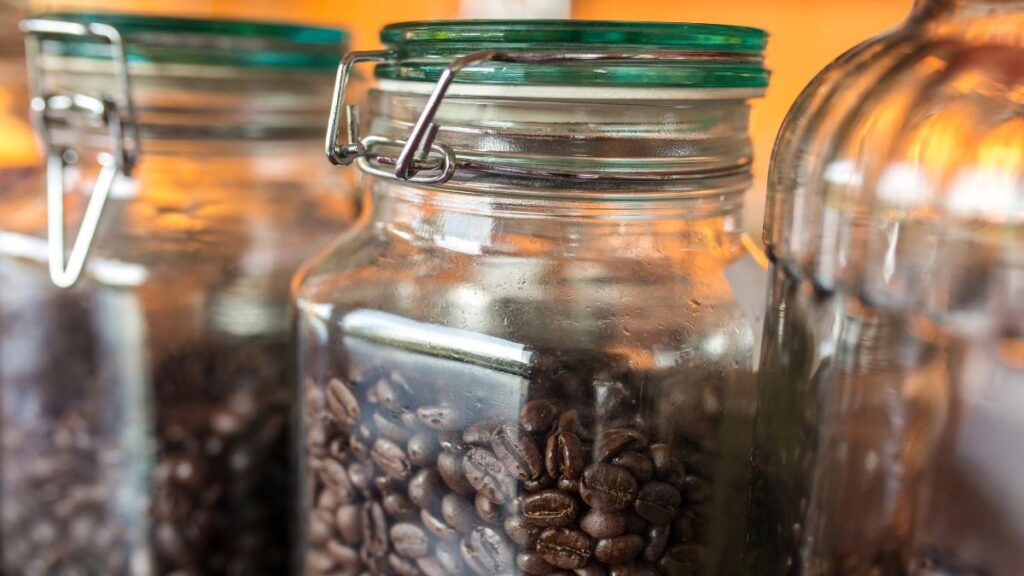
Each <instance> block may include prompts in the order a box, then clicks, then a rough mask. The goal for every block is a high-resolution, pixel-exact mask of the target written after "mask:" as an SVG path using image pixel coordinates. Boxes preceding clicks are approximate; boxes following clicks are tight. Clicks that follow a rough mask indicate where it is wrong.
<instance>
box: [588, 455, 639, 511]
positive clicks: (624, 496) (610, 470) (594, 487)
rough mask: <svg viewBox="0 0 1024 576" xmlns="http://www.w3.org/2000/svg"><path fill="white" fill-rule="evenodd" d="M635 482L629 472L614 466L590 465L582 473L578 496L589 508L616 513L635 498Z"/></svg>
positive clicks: (626, 506) (627, 506)
mask: <svg viewBox="0 0 1024 576" xmlns="http://www.w3.org/2000/svg"><path fill="white" fill-rule="evenodd" d="M636 493H637V486H636V480H635V479H634V478H633V475H632V474H630V473H629V470H626V469H625V468H622V467H621V466H615V465H614V464H603V463H597V464H591V465H590V466H587V468H586V470H584V471H583V479H582V480H581V482H580V496H581V497H582V498H583V501H584V502H586V503H587V504H588V505H589V506H590V507H591V508H594V509H595V510H601V511H606V512H618V511H621V510H625V509H626V508H629V506H630V505H632V504H633V500H634V499H635V498H636Z"/></svg>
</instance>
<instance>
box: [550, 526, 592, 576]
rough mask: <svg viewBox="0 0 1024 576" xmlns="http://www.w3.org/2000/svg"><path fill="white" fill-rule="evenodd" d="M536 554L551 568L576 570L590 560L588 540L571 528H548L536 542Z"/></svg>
mask: <svg viewBox="0 0 1024 576" xmlns="http://www.w3.org/2000/svg"><path fill="white" fill-rule="evenodd" d="M537 553H538V554H539V555H540V557H541V558H543V559H544V561H545V562H547V563H548V564H550V565H552V566H555V567H557V568H563V569H565V570H576V569H577V568H582V567H584V566H586V564H587V562H588V561H589V560H590V553H591V550H590V538H588V537H587V535H586V534H584V533H583V532H580V531H579V530H573V529H571V528H548V529H547V530H545V531H544V532H542V533H541V535H540V539H539V540H538V541H537Z"/></svg>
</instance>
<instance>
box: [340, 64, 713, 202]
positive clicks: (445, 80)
mask: <svg viewBox="0 0 1024 576" xmlns="http://www.w3.org/2000/svg"><path fill="white" fill-rule="evenodd" d="M391 56H392V54H391V53H390V52H386V51H381V52H357V53H354V54H350V55H349V56H347V57H346V58H345V59H344V60H342V64H341V66H340V67H339V69H338V82H337V84H336V85H335V96H334V99H335V102H334V104H333V106H332V110H331V124H330V128H329V130H328V136H327V156H328V158H329V159H330V160H331V162H333V163H335V164H345V165H347V164H350V163H351V162H352V161H354V160H359V163H360V166H361V167H363V168H364V169H365V170H367V171H368V172H370V173H372V174H374V175H377V176H385V177H392V178H396V179H398V180H404V181H407V182H415V183H420V184H444V183H445V182H447V181H448V180H450V179H451V178H452V176H454V175H455V171H456V168H459V167H461V168H481V167H483V166H482V165H479V164H473V163H471V162H466V161H459V160H458V158H456V155H455V152H454V151H453V150H452V149H451V148H450V147H448V146H446V145H444V144H438V143H436V142H435V141H434V140H435V139H436V137H437V133H438V130H439V128H440V127H439V126H438V125H437V124H436V123H435V122H434V118H435V117H436V116H437V112H438V110H439V109H440V108H441V103H442V102H443V101H444V97H445V95H446V94H447V93H448V89H449V88H450V87H451V85H452V82H453V81H454V80H455V76H456V75H457V74H458V73H459V72H461V71H462V70H464V69H465V68H467V67H469V66H473V65H476V64H480V63H483V62H499V63H508V64H548V63H568V62H595V61H633V60H650V61H663V62H664V61H684V60H692V59H694V58H700V59H702V60H726V59H729V58H731V56H728V55H711V54H706V53H699V52H693V51H656V52H632V51H631V52H600V51H594V52H582V51H581V52H567V51H557V50H511V51H502V50H485V51H482V52H475V53H473V54H468V55H466V56H462V57H459V58H456V59H454V60H452V61H451V63H450V64H448V66H446V67H445V69H444V70H443V71H442V72H441V76H440V77H439V78H438V80H437V84H436V85H435V86H434V90H433V91H432V92H431V94H430V97H429V98H428V99H427V103H426V105H425V106H424V108H423V112H421V113H420V116H419V117H418V118H417V120H416V124H415V125H414V126H413V129H412V132H411V133H410V134H409V138H408V139H406V140H393V139H388V138H382V137H379V136H367V137H364V138H362V139H360V138H359V127H358V120H357V119H356V118H355V116H356V113H355V107H354V106H348V107H346V112H347V113H348V116H349V142H350V143H349V144H347V145H345V146H340V147H339V146H337V135H338V131H339V126H338V108H339V107H340V106H341V104H342V102H341V101H340V99H343V98H344V92H345V82H347V78H348V73H349V68H350V67H351V66H352V64H355V63H356V62H359V61H363V60H374V61H383V60H388V59H389V58H390V57H391ZM375 147H387V148H401V152H400V153H399V154H398V156H397V157H395V156H388V155H381V154H374V153H372V149H373V148H375ZM432 153H437V154H439V155H440V156H441V160H440V161H438V160H430V155H431V154H432ZM342 155H344V157H341V156H342ZM374 162H376V164H378V165H385V166H394V172H393V173H392V174H389V173H387V172H385V171H383V170H381V169H380V168H379V166H375V165H374V164H373V163H374ZM427 170H429V171H436V174H434V175H433V176H428V177H420V176H418V174H419V173H420V172H422V171H427ZM517 174H520V175H529V174H530V172H529V171H528V170H519V171H518V172H517ZM538 175H541V176H549V175H550V174H549V173H546V172H544V173H538ZM673 175H674V174H665V173H658V174H655V175H653V176H652V177H656V178H664V177H666V176H673ZM600 178H609V179H615V178H617V176H615V175H608V176H600Z"/></svg>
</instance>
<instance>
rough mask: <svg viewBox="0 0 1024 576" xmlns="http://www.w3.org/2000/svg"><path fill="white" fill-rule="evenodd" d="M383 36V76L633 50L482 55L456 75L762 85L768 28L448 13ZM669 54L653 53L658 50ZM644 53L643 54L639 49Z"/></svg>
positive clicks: (504, 80) (476, 79)
mask: <svg viewBox="0 0 1024 576" xmlns="http://www.w3.org/2000/svg"><path fill="white" fill-rule="evenodd" d="M380 36H381V41H382V42H383V43H384V45H385V46H387V47H388V49H389V50H390V51H391V52H392V54H393V57H392V58H390V59H389V60H388V61H386V62H382V63H380V64H378V65H377V69H376V75H377V77H378V78H381V79H386V80H409V81H417V82H435V81H437V80H438V79H439V78H440V77H441V74H442V72H443V71H444V69H445V67H446V66H447V65H448V64H449V63H450V62H451V61H452V60H453V59H455V58H458V57H462V56H466V55H469V54H474V53H477V52H480V51H484V50H498V51H531V52H552V53H556V52H568V51H574V52H580V51H585V52H593V53H606V54H609V55H611V54H612V53H626V52H629V53H634V54H636V57H630V58H622V59H615V58H603V59H599V60H571V61H562V62H555V61H545V62H539V61H532V62H501V63H497V62H493V61H488V62H480V63H478V64H473V65H469V66H466V67H464V68H462V69H460V71H459V74H458V76H457V77H456V78H455V79H454V82H456V83H467V84H517V85H535V86H536V85H571V86H622V87H637V86H641V87H677V88H681V87H686V88H762V89H763V88H765V87H766V86H767V85H768V71H767V70H766V69H765V67H764V59H763V53H764V49H765V45H766V43H767V39H768V35H767V34H766V33H765V32H764V31H762V30H758V29H756V28H746V27H741V26H723V25H715V24H689V23H664V22H614V21H581V20H521V21H491V20H452V21H433V22H406V23H400V24H392V25H390V26H387V27H385V28H384V29H383V30H382V31H381V34H380ZM669 53H671V54H672V55H673V56H672V58H667V57H665V58H656V56H657V55H658V54H662V55H663V56H667V54H669ZM642 54H649V55H650V56H649V57H644V56H642Z"/></svg>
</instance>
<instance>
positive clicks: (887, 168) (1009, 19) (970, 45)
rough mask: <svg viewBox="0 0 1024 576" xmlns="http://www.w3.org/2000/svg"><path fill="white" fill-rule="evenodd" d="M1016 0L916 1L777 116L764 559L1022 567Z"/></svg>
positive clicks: (761, 569)
mask: <svg viewBox="0 0 1024 576" xmlns="http://www.w3.org/2000/svg"><path fill="white" fill-rule="evenodd" d="M1022 8H1024V4H1022V3H1020V2H1015V1H1005V0H1004V1H995V0H989V1H982V0H963V1H955V2H950V1H923V2H919V3H918V4H917V6H916V7H915V10H914V12H913V14H912V15H911V17H910V18H909V19H908V21H907V22H906V24H905V25H904V26H902V27H900V28H899V29H897V30H894V31H893V32H890V33H888V34H886V35H883V36H881V37H879V38H876V39H874V40H871V41H869V42H867V43H865V44H863V45H861V46H859V47H857V48H855V49H854V50H852V51H851V52H850V53H848V54H847V55H845V56H843V57H841V58H840V59H839V60H838V61H837V62H836V63H835V64H833V65H832V66H831V67H829V68H827V69H826V70H825V71H824V72H823V73H822V74H821V75H820V76H819V77H818V78H817V79H816V80H815V81H814V82H813V83H812V84H811V86H810V87H809V88H808V89H807V91H806V92H805V93H804V94H803V96H801V98H800V99H799V101H798V102H797V104H796V105H795V107H794V108H793V111H792V112H791V113H790V116H789V118H788V120H787V121H786V123H785V125H784V127H783V129H782V133H781V135H780V137H779V141H778V144H777V147H776V151H775V156H774V158H773V162H772V170H771V174H770V177H769V182H770V186H769V187H770V190H769V198H770V199H769V211H770V218H769V220H768V222H767V223H766V227H765V242H766V244H767V245H768V248H769V252H770V253H771V256H772V258H773V264H774V266H773V268H774V274H773V281H772V288H771V298H770V300H771V301H770V303H769V309H768V312H767V313H766V316H767V323H766V327H765V340H766V344H765V346H764V348H763V355H762V363H761V370H760V373H759V379H760V385H759V387H760V390H759V405H758V415H757V418H756V421H755V440H754V444H755V449H754V471H753V482H752V485H753V491H752V495H753V497H752V499H751V513H750V531H749V533H750V537H749V541H750V543H751V545H752V552H751V554H750V555H749V558H750V561H749V564H748V568H749V573H751V574H769V573H771V574H808V575H843V576H845V575H869V574H871V575H879V576H890V575H902V574H914V575H944V576H945V575H948V576H953V575H956V576H961V575H987V576H1010V575H1015V574H1019V573H1020V570H1021V567H1022V566H1024V488H1022V486H1024V484H1022V483H1021V482H1020V478H1021V475H1022V474H1024V459H1022V458H1021V457H1020V455H1021V451H1020V447H1019V441H1018V440H1015V439H1019V438H1020V437H1021V433H1022V432H1024V403H1022V401H1021V398H1022V397H1024V396H1022V393H1024V392H1022V391H1024V362H1022V360H1021V359H1022V355H1021V350H1022V347H1021V335H1022V334H1024V315H1022V310H1021V305H1022V303H1024V292H1022V286H1024V284H1022V283H1021V274H1022V270H1024V268H1022V264H1024V262H1022V260H1021V255H1022V254H1024V251H1022V248H1024V241H1022V238H1024V236H1022V233H1024V228H1022V223H1024V211H1022V207H1024V194H1022V190H1024V179H1022V174H1024V170H1022V167H1024V111H1022V108H1021V94H1022V93H1024V71H1022V69H1021V67H1020V62H1021V57H1022V55H1024V51H1022V46H1021V36H1020V31H1021V30H1022V29H1024V16H1022V12H1021V9H1022Z"/></svg>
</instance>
